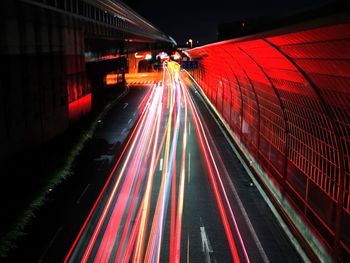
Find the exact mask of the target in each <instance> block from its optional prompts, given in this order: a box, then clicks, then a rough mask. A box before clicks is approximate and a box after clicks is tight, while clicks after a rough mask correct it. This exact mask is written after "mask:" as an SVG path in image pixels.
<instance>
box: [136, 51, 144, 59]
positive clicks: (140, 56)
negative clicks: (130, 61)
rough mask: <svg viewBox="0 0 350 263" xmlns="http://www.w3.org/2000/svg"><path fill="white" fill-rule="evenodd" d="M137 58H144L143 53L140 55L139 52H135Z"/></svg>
mask: <svg viewBox="0 0 350 263" xmlns="http://www.w3.org/2000/svg"><path fill="white" fill-rule="evenodd" d="M135 58H143V55H140V54H139V53H138V52H136V53H135Z"/></svg>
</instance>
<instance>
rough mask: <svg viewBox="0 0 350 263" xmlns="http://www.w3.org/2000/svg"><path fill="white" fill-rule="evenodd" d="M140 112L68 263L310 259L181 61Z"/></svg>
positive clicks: (166, 74) (172, 65) (172, 66)
mask: <svg viewBox="0 0 350 263" xmlns="http://www.w3.org/2000/svg"><path fill="white" fill-rule="evenodd" d="M138 108H139V113H140V117H139V119H138V120H137V123H136V125H134V128H133V130H132V131H131V136H130V137H129V140H128V142H127V143H126V145H125V147H124V149H123V151H122V154H121V155H120V158H119V159H118V160H116V162H115V164H114V166H113V169H112V171H111V173H110V174H109V176H108V179H107V180H106V183H105V185H104V187H103V189H102V191H101V193H100V195H99V196H98V198H97V200H96V202H95V203H94V205H93V208H92V210H91V212H90V213H89V215H88V217H87V219H86V220H85V223H84V224H83V226H82V228H81V230H80V232H79V234H78V235H77V237H76V239H75V241H74V242H73V244H72V246H71V248H70V250H69V252H68V254H67V256H66V258H65V262H112V261H113V262H130V261H133V262H298V261H300V262H301V261H302V260H301V258H300V256H299V254H298V253H297V252H296V250H295V249H294V247H293V245H292V244H291V242H290V240H289V239H288V238H287V236H286V234H285V233H284V232H283V230H282V228H281V226H280V225H279V223H278V222H277V220H276V219H275V217H274V216H273V214H272V212H271V211H270V210H269V208H268V206H267V205H266V203H265V202H264V200H263V198H262V197H261V196H260V193H259V191H258V190H257V188H256V187H255V186H254V184H253V183H252V182H251V180H250V178H249V176H248V175H247V173H246V171H245V170H244V168H243V166H242V164H240V162H239V161H238V159H237V157H236V156H235V154H234V153H233V150H232V149H231V146H230V145H229V143H228V142H227V140H226V138H225V136H224V134H223V132H222V131H221V129H220V127H219V126H218V124H217V123H216V122H215V119H214V118H213V116H212V115H211V114H210V112H209V111H208V109H207V108H206V107H205V104H204V102H203V100H202V99H201V97H200V95H199V94H198V92H197V90H196V87H195V84H194V83H193V82H192V80H191V79H190V78H189V76H188V75H187V74H186V73H184V72H181V71H180V69H179V67H178V65H177V64H175V63H168V66H167V67H164V70H163V75H162V79H161V80H160V81H158V82H156V83H155V84H154V85H153V86H152V88H150V89H149V90H148V92H147V94H146V96H145V97H144V99H143V100H142V101H141V103H140V104H139V107H138Z"/></svg>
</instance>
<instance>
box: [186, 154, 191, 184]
mask: <svg viewBox="0 0 350 263" xmlns="http://www.w3.org/2000/svg"><path fill="white" fill-rule="evenodd" d="M187 182H188V184H190V182H191V152H188V180H187Z"/></svg>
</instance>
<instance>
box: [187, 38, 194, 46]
mask: <svg viewBox="0 0 350 263" xmlns="http://www.w3.org/2000/svg"><path fill="white" fill-rule="evenodd" d="M188 43H189V44H190V47H191V48H192V47H193V40H192V39H191V38H190V39H189V40H188Z"/></svg>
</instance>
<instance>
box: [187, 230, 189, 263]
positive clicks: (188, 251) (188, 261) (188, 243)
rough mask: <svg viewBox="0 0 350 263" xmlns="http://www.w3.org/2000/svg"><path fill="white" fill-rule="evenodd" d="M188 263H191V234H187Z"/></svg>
mask: <svg viewBox="0 0 350 263" xmlns="http://www.w3.org/2000/svg"><path fill="white" fill-rule="evenodd" d="M187 263H190V234H189V233H188V232H187Z"/></svg>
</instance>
